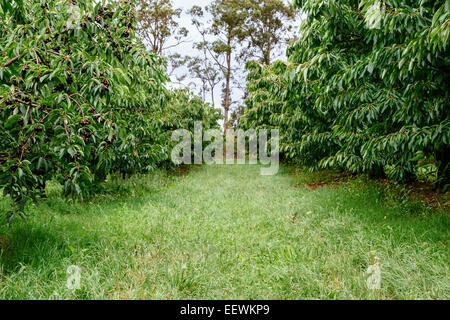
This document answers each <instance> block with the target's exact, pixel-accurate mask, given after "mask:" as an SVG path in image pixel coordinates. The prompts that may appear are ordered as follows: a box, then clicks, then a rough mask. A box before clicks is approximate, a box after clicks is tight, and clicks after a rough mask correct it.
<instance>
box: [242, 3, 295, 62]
mask: <svg viewBox="0 0 450 320" xmlns="http://www.w3.org/2000/svg"><path fill="white" fill-rule="evenodd" d="M241 6H242V7H243V9H244V10H245V21H244V24H243V28H242V33H241V34H240V39H241V40H242V41H243V42H244V43H246V45H244V47H243V49H242V53H243V56H244V57H249V58H251V59H253V60H258V61H260V62H261V63H263V64H265V65H270V63H271V62H272V58H273V56H274V55H275V53H278V52H279V49H280V46H281V45H284V44H286V43H287V42H288V41H289V40H290V39H292V37H293V34H292V28H293V24H292V22H293V19H294V17H295V15H296V11H295V9H294V8H293V7H292V6H291V5H289V4H287V3H286V2H285V1H283V0H256V1H255V0H244V1H241Z"/></svg>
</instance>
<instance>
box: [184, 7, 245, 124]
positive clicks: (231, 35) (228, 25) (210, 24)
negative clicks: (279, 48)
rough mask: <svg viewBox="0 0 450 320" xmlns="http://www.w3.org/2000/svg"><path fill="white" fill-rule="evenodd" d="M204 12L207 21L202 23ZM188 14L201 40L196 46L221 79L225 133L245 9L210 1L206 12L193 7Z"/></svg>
mask: <svg viewBox="0 0 450 320" xmlns="http://www.w3.org/2000/svg"><path fill="white" fill-rule="evenodd" d="M205 11H206V12H207V13H208V16H209V19H208V21H207V22H206V23H205V21H204V20H205V16H206V15H205ZM189 13H190V14H191V16H192V22H193V24H194V25H195V26H196V27H197V29H198V31H199V32H200V34H201V35H202V37H203V41H202V42H200V43H198V44H197V48H199V49H200V50H206V51H207V52H208V53H209V56H210V58H211V61H213V62H214V63H215V64H216V66H217V68H218V69H219V70H220V72H221V73H222V75H223V78H224V82H225V85H224V94H223V103H222V105H223V109H224V116H225V123H224V131H225V132H226V130H227V126H228V120H229V112H230V106H231V90H232V79H233V72H234V71H235V70H236V68H235V67H234V66H233V61H234V56H235V55H237V52H238V50H239V35H240V34H242V28H243V23H244V19H245V9H244V7H243V6H242V5H241V2H240V1H238V0H217V1H213V2H211V3H210V4H209V5H208V6H206V8H205V9H203V8H201V7H199V6H194V7H193V8H192V9H191V10H190V11H189Z"/></svg>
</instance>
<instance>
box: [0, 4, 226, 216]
mask: <svg viewBox="0 0 450 320" xmlns="http://www.w3.org/2000/svg"><path fill="white" fill-rule="evenodd" d="M132 8H133V6H132V3H130V2H129V1H110V2H109V4H108V5H107V6H103V5H102V4H100V3H99V1H90V0H77V1H75V0H72V1H70V0H68V1H66V0H64V1H57V0H52V1H48V0H40V1H36V0H14V1H10V0H0V20H1V27H0V53H1V55H0V189H3V193H4V195H9V196H10V197H11V198H12V199H13V200H14V210H13V211H11V213H10V214H9V216H10V217H11V218H12V217H14V213H21V212H23V209H24V206H25V203H26V201H27V199H29V198H33V199H36V198H38V197H39V196H42V195H44V191H45V185H46V182H47V181H48V180H50V179H53V180H56V181H58V182H59V183H61V184H62V185H63V186H64V192H65V194H66V195H75V196H81V197H83V196H86V195H89V194H91V193H92V192H95V191H96V190H97V189H98V186H99V185H100V183H101V182H103V181H104V180H105V179H106V177H107V176H108V174H110V173H113V172H120V173H122V175H124V176H125V175H127V174H133V173H136V172H146V171H149V170H151V169H152V168H154V167H156V166H159V165H162V164H164V163H165V162H167V161H168V158H169V155H170V149H171V146H172V145H173V143H174V142H172V141H171V140H170V138H171V134H170V133H171V130H174V129H176V128H180V127H183V128H185V127H189V126H190V124H191V123H193V121H194V120H200V121H203V122H204V126H205V127H211V126H214V125H216V123H217V118H218V113H217V111H215V110H214V109H212V108H211V107H209V106H208V105H205V104H204V103H203V102H202V101H201V100H200V99H199V98H197V97H194V96H192V95H191V94H190V93H189V92H187V91H175V90H168V89H167V88H166V83H167V81H168V76H167V74H166V65H165V62H164V60H162V59H161V58H160V57H157V56H155V55H153V54H151V53H149V52H147V51H146V50H145V47H144V45H143V44H142V43H141V41H140V39H139V38H137V37H136V36H135V33H134V29H135V25H136V22H135V20H136V19H135V13H134V11H133V9H132ZM21 214H22V213H21Z"/></svg>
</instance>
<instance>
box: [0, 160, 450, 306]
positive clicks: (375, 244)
mask: <svg viewBox="0 0 450 320" xmlns="http://www.w3.org/2000/svg"><path fill="white" fill-rule="evenodd" d="M301 179H302V177H297V178H294V177H293V176H292V175H291V172H290V170H288V169H285V168H284V169H283V168H282V172H280V173H279V174H278V175H277V176H272V177H267V176H260V175H259V168H258V167H257V166H203V167H201V168H194V169H192V170H191V171H190V172H189V173H188V174H185V175H178V176H173V175H171V176H167V175H166V174H165V173H164V172H156V173H154V174H152V175H148V176H142V177H137V178H132V179H130V180H128V181H127V182H122V181H121V180H116V181H110V182H109V183H108V184H107V186H106V188H107V190H106V192H105V194H104V195H102V196H101V197H98V198H96V199H94V200H92V201H90V202H87V203H78V202H75V203H70V202H67V201H64V200H63V199H61V198H59V197H58V196H57V195H56V194H51V195H50V198H49V199H48V200H46V201H45V202H43V203H42V204H41V205H40V206H39V207H33V208H31V209H30V210H29V212H30V217H29V219H28V222H26V223H25V222H22V221H19V220H16V221H15V223H14V224H13V226H12V227H11V228H10V229H8V228H7V227H4V226H2V227H0V299H191V298H192V299H309V298H311V299H366V298H368V299H422V298H423V299H438V298H440V299H448V298H450V280H449V279H450V277H449V262H450V261H449V256H450V254H449V253H450V251H449V244H450V242H449V233H448V232H449V219H448V213H446V212H443V211H431V210H428V209H426V208H423V207H422V206H421V205H418V204H416V203H413V202H410V201H402V202H398V201H397V200H395V199H396V198H395V197H392V196H391V195H392V194H391V192H390V191H385V190H383V188H380V186H376V185H375V184H372V183H369V182H367V181H362V180H359V179H357V180H351V181H349V182H348V183H346V184H343V185H339V186H325V187H322V188H319V189H317V190H315V191H311V190H310V189H308V188H306V187H304V186H302V184H299V181H301ZM5 205H6V204H5V201H3V202H0V210H1V209H4V208H3V207H4V206H5ZM295 213H297V214H298V215H297V217H296V218H295V219H293V220H292V219H291V218H292V217H293V216H294V214H295ZM289 217H291V218H289ZM375 256H377V257H379V260H380V267H381V272H382V273H381V275H382V282H381V289H380V290H378V291H377V290H369V289H368V288H367V286H366V282H365V276H364V272H365V271H366V269H367V268H368V266H369V265H371V264H373V260H374V257H375ZM70 265H77V266H79V267H80V268H81V270H82V273H81V276H82V277H81V289H80V290H75V291H71V290H69V289H67V288H66V280H67V274H66V270H67V268H68V267H69V266H70Z"/></svg>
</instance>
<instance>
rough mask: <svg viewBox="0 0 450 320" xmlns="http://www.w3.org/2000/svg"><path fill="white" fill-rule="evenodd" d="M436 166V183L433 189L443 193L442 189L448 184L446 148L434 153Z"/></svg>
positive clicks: (448, 150) (449, 155)
mask: <svg viewBox="0 0 450 320" xmlns="http://www.w3.org/2000/svg"><path fill="white" fill-rule="evenodd" d="M436 160H437V166H438V168H437V169H438V173H437V181H436V184H435V189H436V190H437V191H444V187H445V186H446V185H449V184H450V170H449V169H450V168H449V167H450V148H449V147H446V148H444V149H442V150H439V151H437V152H436Z"/></svg>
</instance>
